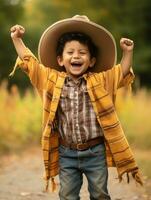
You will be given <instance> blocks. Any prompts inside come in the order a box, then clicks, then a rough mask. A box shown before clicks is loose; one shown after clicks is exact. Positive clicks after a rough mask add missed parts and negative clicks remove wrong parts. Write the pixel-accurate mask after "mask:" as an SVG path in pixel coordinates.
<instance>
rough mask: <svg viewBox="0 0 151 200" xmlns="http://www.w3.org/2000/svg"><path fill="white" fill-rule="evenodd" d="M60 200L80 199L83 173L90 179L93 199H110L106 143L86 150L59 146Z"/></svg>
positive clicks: (89, 184) (90, 190) (89, 188)
mask: <svg viewBox="0 0 151 200" xmlns="http://www.w3.org/2000/svg"><path fill="white" fill-rule="evenodd" d="M59 164H60V171H59V179H60V191H59V197H60V200H79V199H80V196H79V193H80V189H81V186H82V183H83V176H82V175H83V173H84V174H85V176H86V178H87V180H88V190H89V193H90V199H91V200H110V199H111V198H110V196H109V194H108V190H107V180H108V169H107V164H106V156H105V145H104V144H99V145H96V146H94V147H92V148H89V149H87V150H84V151H78V150H72V149H70V148H67V147H64V146H62V145H60V146H59Z"/></svg>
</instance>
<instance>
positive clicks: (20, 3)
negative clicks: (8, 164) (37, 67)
mask: <svg viewBox="0 0 151 200" xmlns="http://www.w3.org/2000/svg"><path fill="white" fill-rule="evenodd" d="M76 14H80V15H87V16H88V17H89V18H90V19H91V20H92V21H95V22H96V23H99V24H100V25H102V26H104V27H105V28H107V29H108V30H110V31H111V32H112V34H113V36H114V37H115V40H116V42H117V48H118V62H119V61H120V59H121V51H120V48H119V40H120V38H121V37H128V38H130V39H132V40H133V41H134V43H135V48H134V61H133V69H134V72H135V74H136V80H135V82H134V84H133V93H132V95H131V96H130V95H125V92H124V93H122V92H120V94H119V99H118V101H117V110H118V113H119V117H120V119H121V122H122V124H123V127H124V130H125V134H126V136H127V137H128V140H129V142H130V144H131V146H132V148H133V150H134V153H135V154H136V158H137V162H138V164H139V166H140V167H141V169H142V171H143V174H144V176H146V177H147V178H151V171H150V166H151V156H150V153H151V39H150V36H151V3H150V0H143V1H138V0H112V1H111V0H80V1H77V0H72V1H69V0H45V1H43V0H0V156H3V155H6V154H13V153H18V152H21V151H22V150H24V149H26V148H29V146H36V145H39V146H40V138H41V105H42V104H41V101H40V98H39V97H38V95H37V93H36V91H35V90H34V89H33V88H32V87H31V84H30V82H29V80H28V78H27V77H26V75H25V74H24V73H23V72H21V71H20V70H17V72H16V74H15V76H14V77H13V78H9V77H8V75H9V73H10V72H11V70H12V68H13V66H14V63H15V60H16V57H17V54H16V51H15V49H14V47H13V44H12V41H11V38H10V27H11V26H13V25H15V24H21V25H23V26H24V27H25V29H26V34H25V36H24V42H25V44H26V45H27V46H28V47H29V48H30V49H31V50H32V51H33V52H34V53H35V55H36V56H37V47H38V42H39V39H40V36H41V34H42V33H43V31H44V30H45V29H46V28H47V27H48V26H49V25H51V24H52V23H54V22H56V21H57V20H60V19H63V18H68V17H72V16H74V15H76Z"/></svg>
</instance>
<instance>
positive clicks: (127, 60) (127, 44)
mask: <svg viewBox="0 0 151 200" xmlns="http://www.w3.org/2000/svg"><path fill="white" fill-rule="evenodd" d="M120 46H121V49H122V50H123V56H122V59H121V62H120V63H121V67H122V72H123V76H124V77H125V76H126V75H127V74H128V73H129V70H130V67H132V60H133V48H134V42H133V41H132V40H130V39H128V38H121V40H120Z"/></svg>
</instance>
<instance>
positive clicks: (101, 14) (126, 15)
mask: <svg viewBox="0 0 151 200" xmlns="http://www.w3.org/2000/svg"><path fill="white" fill-rule="evenodd" d="M76 14H80V15H87V16H88V17H89V18H90V19H91V20H92V21H95V22H96V23H99V24H101V25H103V26H104V27H106V28H107V29H109V30H110V31H111V32H112V33H113V35H114V37H115V39H116V42H117V47H118V62H119V61H120V59H121V50H120V48H119V40H120V38H121V37H129V38H131V39H133V40H134V42H135V49H134V70H135V72H136V74H137V75H138V77H139V78H140V83H141V85H146V86H151V83H150V78H151V77H150V74H151V68H150V64H151V56H150V52H151V40H150V35H151V26H150V21H151V4H150V1H149V0H144V1H140V2H139V3H138V1H137V0H112V2H111V1H109V0H93V1H92V0H81V1H79V2H77V0H72V1H69V0H51V1H50V0H45V1H42V0H22V1H21V0H1V5H0V24H1V31H0V36H1V48H0V51H1V53H0V74H1V76H0V80H2V79H3V78H6V77H7V75H8V74H9V72H10V71H11V66H12V65H13V64H14V61H15V57H16V52H15V50H14V48H13V44H12V42H11V39H10V36H9V29H10V27H11V26H12V25H14V24H16V23H17V24H19V23H20V24H22V25H23V26H24V27H25V28H26V34H25V37H24V41H25V44H26V45H27V46H28V47H29V48H30V49H31V50H32V51H33V52H34V53H35V54H37V47H38V43H39V39H40V36H41V34H42V33H43V31H44V30H45V29H46V28H47V27H48V26H50V25H51V24H52V23H54V22H56V21H57V20H60V19H64V18H68V17H72V16H74V15H76ZM144 77H145V78H144ZM13 83H16V84H17V85H18V86H19V87H20V88H26V87H29V85H30V84H29V81H28V80H27V79H26V78H25V76H24V75H22V74H21V73H20V74H18V75H17V76H15V78H13V79H11V80H9V84H10V85H12V84H13Z"/></svg>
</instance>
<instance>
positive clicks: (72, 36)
mask: <svg viewBox="0 0 151 200" xmlns="http://www.w3.org/2000/svg"><path fill="white" fill-rule="evenodd" d="M72 40H76V41H78V42H80V43H82V44H84V45H87V47H88V49H89V52H90V55H91V58H93V57H96V56H97V51H98V49H97V47H96V46H95V44H94V43H93V42H92V40H91V38H90V37H89V36H88V35H86V34H85V33H81V32H67V33H64V34H63V35H61V37H60V38H59V40H58V43H57V49H56V53H57V56H61V55H62V53H63V50H64V46H65V44H66V42H70V41H72Z"/></svg>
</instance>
